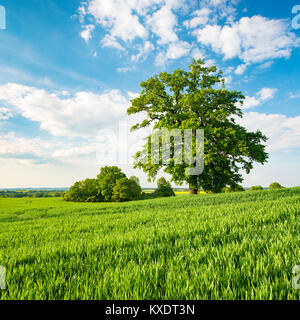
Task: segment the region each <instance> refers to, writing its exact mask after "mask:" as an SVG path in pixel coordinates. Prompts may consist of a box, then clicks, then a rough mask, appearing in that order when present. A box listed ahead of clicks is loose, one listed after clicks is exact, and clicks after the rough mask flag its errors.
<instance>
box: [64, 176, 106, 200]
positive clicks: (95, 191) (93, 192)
mask: <svg viewBox="0 0 300 320" xmlns="http://www.w3.org/2000/svg"><path fill="white" fill-rule="evenodd" d="M62 197H63V199H64V200H66V201H78V202H100V201H103V197H102V195H101V191H100V188H99V185H98V181H97V179H85V180H83V181H78V182H75V184H74V185H73V186H72V187H71V188H70V189H69V191H67V192H64V193H63V195H62Z"/></svg>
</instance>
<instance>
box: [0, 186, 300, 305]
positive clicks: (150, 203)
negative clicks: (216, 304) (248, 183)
mask: <svg viewBox="0 0 300 320" xmlns="http://www.w3.org/2000/svg"><path fill="white" fill-rule="evenodd" d="M299 222H300V188H291V189H279V190H264V191H246V192H240V193H229V194H217V195H213V194H208V195H204V194H200V195H197V196H190V195H178V196H176V197H175V198H162V199H154V200H143V201H138V202H127V203H99V204H92V203H68V202H63V201H62V200H61V199H60V198H41V199H34V198H22V199H0V265H2V266H4V267H5V268H6V270H7V289H6V290H0V299H299V298H300V290H294V289H293V288H292V284H291V283H292V278H293V274H292V268H293V266H295V265H298V264H300V251H299V244H300V243H299V242H300V237H299V229H300V228H299V227H300V224H299Z"/></svg>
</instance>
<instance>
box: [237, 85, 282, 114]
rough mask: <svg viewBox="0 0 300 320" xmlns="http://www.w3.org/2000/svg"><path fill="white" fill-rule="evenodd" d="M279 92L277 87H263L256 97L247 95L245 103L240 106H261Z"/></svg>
mask: <svg viewBox="0 0 300 320" xmlns="http://www.w3.org/2000/svg"><path fill="white" fill-rule="evenodd" d="M276 92H277V89H274V88H262V89H261V90H260V91H259V92H258V93H257V94H256V97H249V96H246V97H245V100H244V104H243V105H242V106H241V105H239V107H240V108H241V109H251V108H254V107H257V106H259V105H260V104H261V103H263V102H264V101H266V100H269V99H272V98H273V97H274V95H275V93H276Z"/></svg>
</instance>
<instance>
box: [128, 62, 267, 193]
mask: <svg viewBox="0 0 300 320" xmlns="http://www.w3.org/2000/svg"><path fill="white" fill-rule="evenodd" d="M140 85H141V87H142V91H141V94H140V95H139V96H138V97H137V98H135V99H133V100H131V106H130V107H129V108H128V110H127V113H128V115H133V114H136V113H143V114H144V113H145V114H146V117H145V119H144V120H143V121H142V122H140V123H137V124H136V125H134V126H133V127H132V130H137V129H140V128H143V127H147V126H150V125H151V126H152V127H153V134H155V132H157V131H158V130H159V129H162V128H165V129H168V130H172V129H180V130H181V132H183V130H184V129H192V130H193V136H195V130H196V129H204V135H205V139H204V171H203V172H202V173H201V174H199V175H189V174H187V171H186V170H185V169H186V168H187V167H189V164H187V163H182V164H179V163H176V161H174V152H173V153H172V155H171V160H170V161H169V163H167V164H166V163H163V162H162V161H161V162H160V163H151V162H149V161H144V159H145V158H148V155H149V154H148V148H147V146H148V143H149V142H148V143H146V145H145V146H144V148H143V150H141V151H139V152H137V154H136V156H135V158H136V159H135V168H141V169H143V171H144V172H146V173H147V174H148V177H149V180H154V179H155V176H156V175H157V173H158V171H159V170H160V169H164V171H165V172H166V173H169V174H170V175H171V176H172V181H174V182H175V183H176V184H183V183H184V182H186V183H188V184H189V186H190V192H191V193H197V191H198V189H199V188H200V187H201V188H203V189H204V190H205V191H212V192H221V191H222V188H224V187H226V186H230V187H232V188H235V187H236V186H237V185H238V184H239V183H241V182H242V181H243V179H242V175H241V172H240V171H241V170H245V171H246V172H247V173H249V172H250V170H251V169H252V168H253V163H254V162H259V163H261V164H264V163H265V162H266V161H267V158H268V155H267V153H266V152H265V146H264V145H263V144H262V143H263V142H265V141H266V140H267V138H266V137H265V136H264V135H263V134H262V133H261V132H260V131H256V132H247V130H246V129H245V128H244V127H242V126H240V125H239V124H237V122H236V119H237V118H238V117H240V118H241V117H242V116H243V113H242V110H241V109H240V108H239V104H242V103H243V100H244V98H245V97H244V96H243V95H242V93H241V92H237V91H229V90H227V89H225V85H224V79H223V77H222V73H221V72H220V71H218V70H217V68H216V67H215V66H212V67H206V66H205V63H204V60H201V59H199V60H197V61H196V60H193V63H192V64H191V65H190V67H189V70H188V71H183V70H180V69H177V70H175V71H174V72H173V73H167V72H163V73H160V74H159V75H154V76H153V77H150V78H149V79H148V80H147V81H145V82H142V83H141V84H140ZM171 143H172V144H173V149H172V148H171V150H173V151H174V140H172V139H171Z"/></svg>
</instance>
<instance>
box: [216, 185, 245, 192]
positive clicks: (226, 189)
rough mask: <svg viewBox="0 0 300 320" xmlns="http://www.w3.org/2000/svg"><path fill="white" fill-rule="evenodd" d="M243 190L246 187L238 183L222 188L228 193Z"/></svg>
mask: <svg viewBox="0 0 300 320" xmlns="http://www.w3.org/2000/svg"><path fill="white" fill-rule="evenodd" d="M241 191H245V189H244V188H243V187H242V186H240V185H236V186H234V187H226V188H223V189H222V192H225V193H228V192H241Z"/></svg>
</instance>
